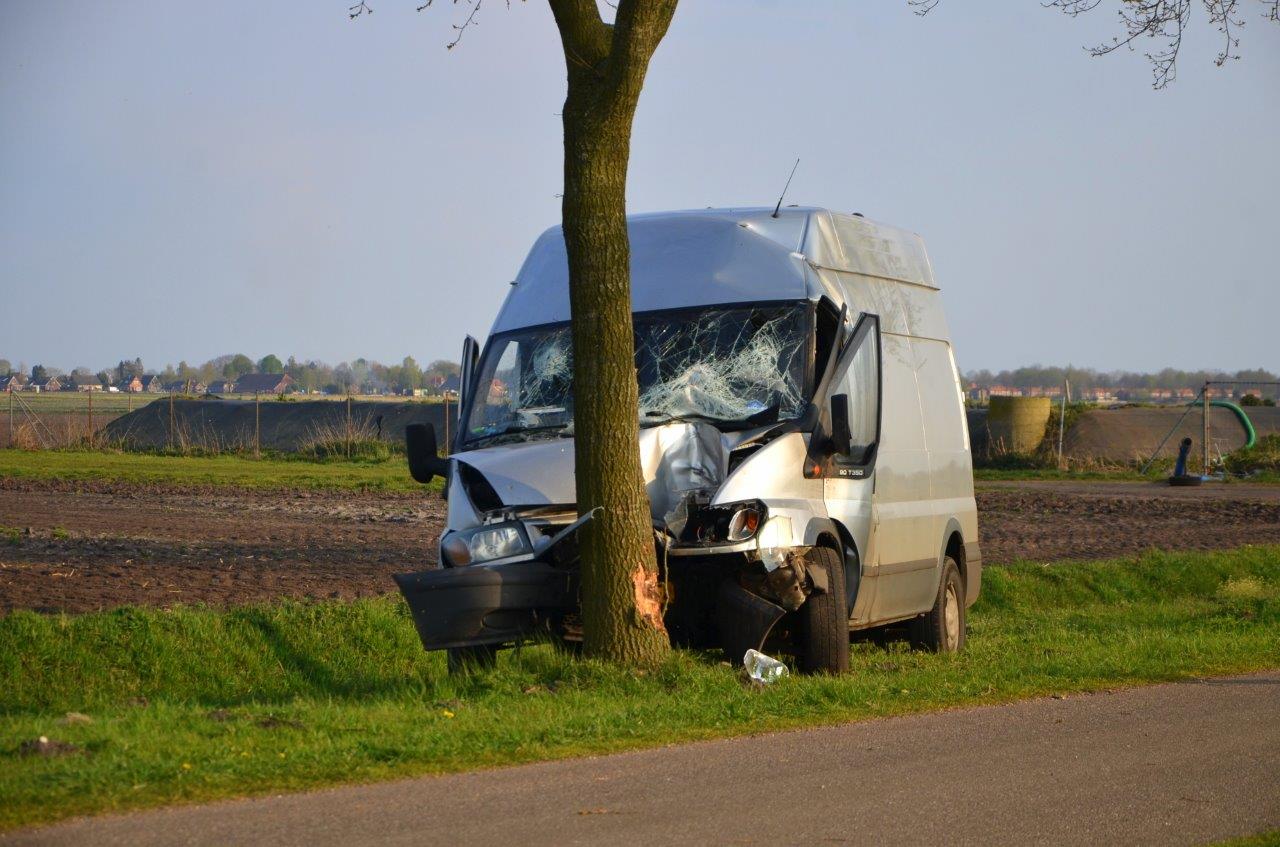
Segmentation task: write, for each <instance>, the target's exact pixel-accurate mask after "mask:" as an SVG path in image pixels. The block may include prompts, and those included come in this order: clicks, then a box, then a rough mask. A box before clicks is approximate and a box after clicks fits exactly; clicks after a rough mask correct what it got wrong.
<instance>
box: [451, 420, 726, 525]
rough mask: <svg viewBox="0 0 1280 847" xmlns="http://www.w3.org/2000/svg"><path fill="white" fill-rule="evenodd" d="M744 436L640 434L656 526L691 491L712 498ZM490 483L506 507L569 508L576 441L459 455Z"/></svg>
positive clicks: (692, 426) (688, 424) (704, 431)
mask: <svg viewBox="0 0 1280 847" xmlns="http://www.w3.org/2000/svg"><path fill="white" fill-rule="evenodd" d="M743 435H744V433H731V434H724V433H721V432H720V430H718V429H716V428H715V427H714V426H712V425H711V424H708V423H704V422H702V421H678V422H673V423H669V424H664V425H662V426H653V427H646V428H644V429H641V430H640V468H641V471H642V472H643V474H644V482H645V490H646V492H647V493H648V495H649V508H650V512H651V514H652V516H653V518H654V520H663V519H664V518H665V516H666V515H667V514H668V513H670V512H671V511H672V510H673V509H675V508H676V506H677V505H679V503H680V502H681V501H683V500H684V498H685V496H686V495H687V494H688V493H689V492H692V491H697V492H706V493H707V494H710V493H711V492H714V491H715V490H716V489H717V488H719V487H720V485H721V483H723V482H724V479H725V477H726V475H727V473H728V467H729V450H730V449H732V444H733V443H735V442H737V441H739V440H741V437H742V436H743ZM453 458H454V460H455V461H458V462H462V463H464V464H466V465H469V466H470V467H472V468H474V469H475V470H477V471H479V472H480V474H481V475H483V476H484V478H485V479H486V480H488V482H489V484H490V485H491V486H493V490H494V491H495V492H496V493H497V495H498V499H500V500H501V501H502V504H503V506H507V507H519V506H567V505H572V504H573V503H575V502H576V500H577V495H576V493H575V490H574V440H573V439H572V438H556V439H549V440H541V441H529V442H524V443H521V444H504V445H499V446H496V447H486V448H484V449H481V450H471V451H468V452H465V453H456V454H454V456H453Z"/></svg>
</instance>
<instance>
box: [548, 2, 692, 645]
mask: <svg viewBox="0 0 1280 847" xmlns="http://www.w3.org/2000/svg"><path fill="white" fill-rule="evenodd" d="M549 2H550V5H551V9H552V12H553V14H554V15H555V18H556V24H557V26H558V27H559V29H560V35H561V41H562V42H563V45H564V53H565V65H566V68H567V71H568V83H569V88H568V95H567V96H566V98H565V105H564V204H563V210H562V212H563V228H564V240H565V248H566V251H567V253H568V257H569V304H570V314H571V317H572V335H573V356H574V376H573V392H574V435H575V454H576V464H577V500H578V511H579V513H581V514H585V513H587V512H589V511H591V510H592V509H594V508H596V507H600V508H601V511H600V512H599V513H598V514H597V517H596V518H595V519H594V520H592V521H590V522H589V523H587V524H586V526H585V527H584V528H583V530H582V533H581V538H582V616H583V631H584V636H585V651H586V653H587V655H589V656H595V657H599V658H603V659H607V660H611V661H615V662H620V663H623V664H628V665H633V666H638V665H646V664H652V663H653V662H655V661H657V660H659V659H661V657H662V656H663V655H664V654H665V653H666V651H667V650H668V649H669V646H670V642H669V639H668V637H667V634H666V629H665V627H664V626H663V623H662V599H661V589H660V587H659V583H658V573H657V564H656V560H655V556H654V536H653V527H652V523H651V520H650V517H649V503H648V498H647V496H646V494H645V488H644V478H643V475H642V473H641V470H640V452H639V446H638V442H639V435H640V427H639V397H638V389H637V386H636V370H635V343H634V338H633V332H632V324H631V269H630V260H631V250H630V243H629V241H628V238H627V218H626V187H627V164H628V160H629V157H630V151H631V127H632V122H633V119H634V117H635V110H636V104H637V102H638V100H639V96H640V90H641V87H642V86H643V84H644V76H645V72H646V71H647V69H648V63H649V59H650V57H651V56H652V55H653V52H654V50H655V49H656V48H657V46H658V44H659V42H661V40H662V37H663V35H665V34H666V31H667V27H668V26H669V25H670V22H671V17H672V15H673V14H674V12H675V7H676V0H622V2H621V3H619V5H618V12H617V16H616V19H615V23H614V25H613V26H609V25H607V24H605V23H604V22H603V21H601V19H600V15H599V11H598V9H597V7H596V3H595V0H549Z"/></svg>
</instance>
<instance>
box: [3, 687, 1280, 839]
mask: <svg viewBox="0 0 1280 847" xmlns="http://www.w3.org/2000/svg"><path fill="white" fill-rule="evenodd" d="M1272 829H1280V672H1270V673H1264V674H1258V675H1253V676H1245V677H1236V678H1230V679H1213V680H1204V681H1196V682H1183V683H1175V684H1168V685H1158V686H1151V687H1146V688H1136V689H1130V690H1124V691H1118V692H1114V693H1105V694H1094V695H1081V696H1070V697H1066V698H1063V699H1041V700H1031V701H1026V702H1022V703H1016V704H1012V705H1007V706H992V707H983V708H975V709H965V710H957V711H950V712H940V713H933V714H927V715H917V716H912V717H904V718H891V719H884V720H874V721H866V722H862V723H855V724H846V725H841V726H832V727H824V728H820V729H811V730H803V731H797V732H784V733H774V734H769V735H759V736H754V737H748V738H737V739H730V740H724V741H712V742H704V743H698V744H687V745H681V746H672V747H667V748H661V749H656V750H647V751H642V752H636V753H625V754H620V755H613V756H602V757H596V758H587V759H574V760H568V761H561V762H549V763H544V764H536V765H526V766H521V767H514V768H504V769H500V770H490V771H481V772H473V773H464V774H456V775H452V776H442V777H426V778H421V779H412V780H404V781H399V782H392V783H382V784H378V785H365V786H355V787H348V788H338V789H332V790H327V791H318V792H313V793H308V794H293V795H284V796H276V797H266V798H259V799H251V800H236V801H230V802H224V803H217V804H213V805H207V806H189V807H180V808H171V809H164V810H160V811H154V812H144V813H138V814H130V815H121V816H112V817H100V818H88V819H77V820H73V821H68V822H65V823H62V824H58V825H55V826H52V827H48V828H44V829H38V830H28V831H24V832H16V833H10V834H9V835H8V836H7V837H5V836H0V845H8V844H33V845H48V844H95V845H115V844H121V845H124V844H127V845H152V844H157V845H158V844H165V845H168V844H217V845H223V844H273V845H306V847H322V846H323V845H330V844H333V845H375V844H376V845H399V844H415V845H418V844H449V845H455V844H457V845H470V844H511V845H518V846H519V847H533V846H534V845H541V844H557V845H558V844H600V843H611V844H631V843H645V844H929V843H933V844H1017V845H1030V844H1053V845H1071V844H1090V845H1092V844H1160V845H1177V844H1205V843H1211V842H1214V841H1219V840H1223V839H1227V838H1231V837H1235V836H1241V835H1246V834H1252V833H1256V832H1260V831H1266V830H1272Z"/></svg>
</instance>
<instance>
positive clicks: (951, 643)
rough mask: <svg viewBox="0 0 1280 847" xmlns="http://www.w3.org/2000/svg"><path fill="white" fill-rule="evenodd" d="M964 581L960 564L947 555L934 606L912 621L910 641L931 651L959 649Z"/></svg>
mask: <svg viewBox="0 0 1280 847" xmlns="http://www.w3.org/2000/svg"><path fill="white" fill-rule="evenodd" d="M964 596H965V591H964V582H963V581H961V579H960V566H959V565H957V564H956V560H955V559H953V558H951V557H950V556H947V558H946V559H945V560H944V561H943V563H942V580H941V581H940V582H939V583H938V596H937V597H936V598H935V599H934V601H933V608H932V609H930V610H929V611H928V612H926V613H925V614H923V615H921V616H920V617H918V618H916V619H915V620H913V621H911V645H912V646H913V647H915V648H917V649H919V650H929V651H931V652H934V653H959V652H960V651H961V650H963V649H964V642H965V611H964Z"/></svg>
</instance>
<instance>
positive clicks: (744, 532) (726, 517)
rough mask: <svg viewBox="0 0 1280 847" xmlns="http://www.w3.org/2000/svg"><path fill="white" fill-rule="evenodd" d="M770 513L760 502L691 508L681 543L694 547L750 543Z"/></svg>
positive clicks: (752, 501)
mask: <svg viewBox="0 0 1280 847" xmlns="http://www.w3.org/2000/svg"><path fill="white" fill-rule="evenodd" d="M767 515H768V512H767V510H766V509H765V506H764V504H763V503H761V502H760V501H759V500H750V501H747V502H745V503H729V504H727V505H723V506H701V507H693V508H691V509H690V512H689V518H688V520H687V521H686V523H685V525H684V530H683V532H682V533H681V540H683V541H685V542H692V543H695V544H738V543H739V542H742V541H750V540H751V539H752V538H754V537H755V535H756V532H757V531H758V530H759V529H760V527H761V526H763V525H764V523H765V518H766V517H767Z"/></svg>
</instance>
